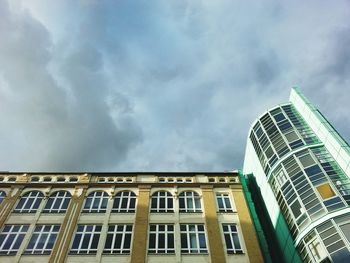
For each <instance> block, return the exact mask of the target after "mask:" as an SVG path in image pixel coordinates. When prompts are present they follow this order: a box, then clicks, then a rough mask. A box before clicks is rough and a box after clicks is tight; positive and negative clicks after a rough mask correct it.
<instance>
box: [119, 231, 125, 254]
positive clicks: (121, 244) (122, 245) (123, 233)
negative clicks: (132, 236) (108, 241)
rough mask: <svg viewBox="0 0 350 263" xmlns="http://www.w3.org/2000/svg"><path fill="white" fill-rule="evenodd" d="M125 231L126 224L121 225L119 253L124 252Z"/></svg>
mask: <svg viewBox="0 0 350 263" xmlns="http://www.w3.org/2000/svg"><path fill="white" fill-rule="evenodd" d="M125 231H126V225H124V226H123V232H122V240H121V242H120V253H123V252H124V241H125Z"/></svg>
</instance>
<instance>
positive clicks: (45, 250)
mask: <svg viewBox="0 0 350 263" xmlns="http://www.w3.org/2000/svg"><path fill="white" fill-rule="evenodd" d="M47 227H50V229H48V230H47V229H46V228H47ZM60 228H61V227H60V225H36V226H35V229H34V231H33V233H32V235H31V238H30V240H29V243H28V245H27V248H26V249H25V251H24V254H26V255H50V254H51V251H52V249H53V247H54V245H55V242H56V240H57V236H58V233H59V231H60ZM35 235H37V236H35ZM35 237H36V238H35ZM51 238H53V242H51V244H50V239H51ZM32 242H34V245H33V247H32V248H29V247H30V246H31V244H32ZM41 242H43V243H44V245H43V247H42V248H37V247H38V245H40V243H41ZM50 245H51V247H50ZM48 246H49V247H48Z"/></svg>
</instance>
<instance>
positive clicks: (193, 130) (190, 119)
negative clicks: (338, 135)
mask: <svg viewBox="0 0 350 263" xmlns="http://www.w3.org/2000/svg"><path fill="white" fill-rule="evenodd" d="M18 1H19V2H18V5H19V6H24V7H25V8H24V10H22V11H20V12H16V13H15V12H13V11H9V9H8V8H1V9H0V10H2V11H1V12H3V14H2V17H4V19H2V21H1V22H0V23H1V24H0V30H1V31H0V32H1V33H0V37H1V39H5V40H6V41H5V42H2V43H0V58H1V61H0V76H1V77H0V94H1V95H2V97H3V98H4V101H5V103H3V104H1V106H0V109H1V114H2V115H1V117H2V119H3V120H4V127H6V128H5V129H3V130H2V131H0V135H1V139H0V144H1V145H4V146H5V147H2V148H5V149H8V151H1V157H2V159H3V160H4V162H3V164H2V167H1V169H6V170H18V169H31V170H47V169H50V170H108V171H111V170H119V171H121V170H131V171H135V170H139V171H140V170H158V171H159V170H167V171H177V170H182V171H191V170H208V171H213V170H219V171H222V170H231V169H234V168H239V167H241V166H242V162H243V155H244V149H245V140H246V136H247V132H248V129H249V126H250V124H251V123H252V122H253V120H254V119H255V118H256V117H257V116H258V115H260V114H261V113H262V112H263V111H264V110H266V109H267V108H269V107H272V106H274V105H276V104H278V103H283V102H285V101H287V100H288V95H289V91H290V87H292V86H294V85H298V86H301V87H302V89H303V91H304V92H305V94H306V95H307V96H308V97H310V99H311V100H312V101H315V103H316V104H317V105H321V107H320V109H321V110H322V111H323V112H325V113H326V115H327V116H329V117H330V119H331V120H332V121H334V124H335V126H336V127H339V130H341V132H342V133H345V134H350V133H349V131H350V129H349V128H348V127H346V126H347V125H345V124H342V123H343V120H344V119H345V120H347V121H348V120H349V119H348V117H347V116H348V109H347V108H346V107H344V106H343V105H346V101H349V99H350V98H349V97H348V96H349V95H347V94H345V90H346V87H348V86H349V85H348V84H349V81H348V76H347V75H348V74H347V73H348V71H349V56H348V53H349V52H348V47H349V43H348V42H349V38H348V37H347V35H349V34H347V29H346V28H349V26H350V25H349V19H348V11H349V4H348V2H346V1H339V2H338V3H337V5H334V4H333V3H329V4H328V3H322V4H320V3H319V1H308V2H307V3H294V2H290V3H286V4H281V3H279V2H278V1H273V0H271V1H267V2H265V3H264V4H260V3H257V2H254V3H249V4H245V3H244V2H242V1H215V2H196V3H194V2H192V1H185V0H183V1H174V2H164V1H152V2H150V1H136V2H135V1H132V2H127V1H125V2H122V1H117V2H115V1H82V2H77V3H75V4H74V5H72V4H71V1H59V4H57V3H56V5H59V7H57V8H56V9H52V8H51V9H47V10H46V9H45V8H43V7H42V6H40V5H39V6H38V5H31V1H30V0H26V1H20V0H18ZM4 3H5V4H6V2H3V3H2V5H4ZM4 10H5V11H4ZM6 10H7V11H6ZM53 10H55V11H53ZM60 17H65V19H64V20H63V19H59V20H58V19H57V18H60ZM39 21H40V22H39ZM11 32H12V33H11ZM21 40H25V41H21ZM9 50H10V52H9ZM339 94H341V95H342V96H339ZM344 94H345V95H344ZM340 97H341V98H340ZM335 101H337V102H341V103H334V102H335ZM342 104H343V105H342ZM16 125H18V126H16ZM17 127H21V129H16V128H17ZM23 127H25V132H24V130H23V129H22V128H23ZM31 153H35V154H31ZM23 160H25V161H23Z"/></svg>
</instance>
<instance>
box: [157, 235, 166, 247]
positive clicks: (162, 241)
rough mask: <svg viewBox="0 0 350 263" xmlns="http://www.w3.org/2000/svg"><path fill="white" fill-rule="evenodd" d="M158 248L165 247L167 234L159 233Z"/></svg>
mask: <svg viewBox="0 0 350 263" xmlns="http://www.w3.org/2000/svg"><path fill="white" fill-rule="evenodd" d="M158 248H165V234H159V240H158Z"/></svg>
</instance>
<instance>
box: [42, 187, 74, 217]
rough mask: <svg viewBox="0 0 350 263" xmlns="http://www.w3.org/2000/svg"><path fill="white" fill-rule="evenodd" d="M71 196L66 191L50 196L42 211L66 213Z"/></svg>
mask: <svg viewBox="0 0 350 263" xmlns="http://www.w3.org/2000/svg"><path fill="white" fill-rule="evenodd" d="M71 197H72V196H71V194H70V193H69V192H67V191H60V192H56V193H54V194H52V195H51V196H50V197H49V199H48V200H47V203H46V205H45V208H44V210H43V212H44V213H65V212H66V211H67V208H68V205H69V201H70V199H71Z"/></svg>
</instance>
